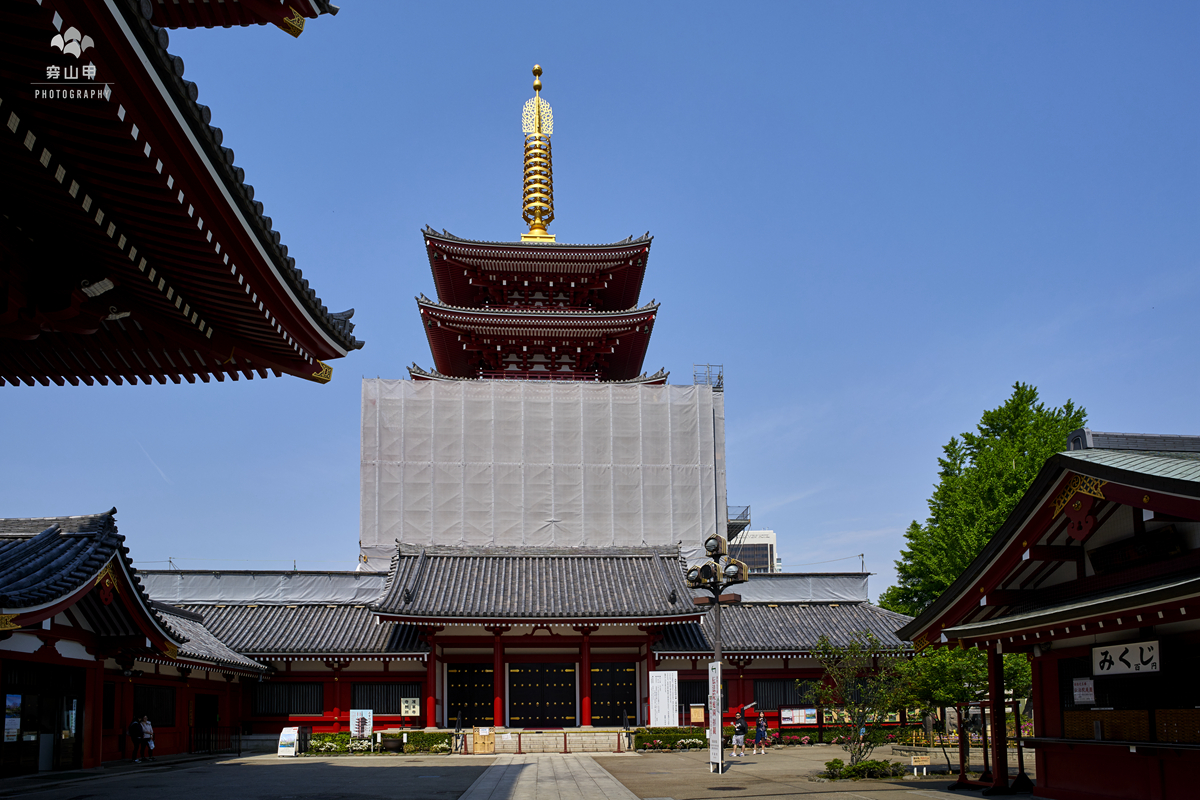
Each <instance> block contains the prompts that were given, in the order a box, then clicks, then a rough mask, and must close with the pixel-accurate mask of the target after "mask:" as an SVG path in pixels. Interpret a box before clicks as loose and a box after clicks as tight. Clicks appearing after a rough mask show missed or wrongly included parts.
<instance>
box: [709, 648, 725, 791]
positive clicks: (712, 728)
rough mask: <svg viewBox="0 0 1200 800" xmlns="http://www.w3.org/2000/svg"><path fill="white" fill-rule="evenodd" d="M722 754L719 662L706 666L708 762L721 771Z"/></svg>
mask: <svg viewBox="0 0 1200 800" xmlns="http://www.w3.org/2000/svg"><path fill="white" fill-rule="evenodd" d="M724 755H725V754H724V752H723V748H722V746H721V662H719V661H714V662H712V663H711V664H709V665H708V761H709V764H710V765H711V764H716V765H717V771H718V772H720V771H721V767H722V761H723V760H724Z"/></svg>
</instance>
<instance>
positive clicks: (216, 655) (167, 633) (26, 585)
mask: <svg viewBox="0 0 1200 800" xmlns="http://www.w3.org/2000/svg"><path fill="white" fill-rule="evenodd" d="M116 513H117V510H116V509H115V508H114V509H111V510H110V511H107V512H105V513H102V514H88V515H83V516H72V517H32V518H21V519H0V630H6V629H7V630H17V629H19V628H22V627H26V626H29V625H34V624H37V623H39V622H41V621H42V620H44V619H51V618H52V617H54V616H55V614H57V613H58V612H59V611H60V610H64V609H68V608H71V609H74V611H75V613H77V614H79V615H80V616H81V617H82V618H83V619H84V620H86V621H87V623H88V625H89V627H90V630H91V631H92V632H93V633H94V634H95V635H96V636H98V637H100V638H101V639H104V638H105V637H114V640H115V641H120V642H121V644H120V645H119V647H120V649H121V650H123V651H125V652H126V653H127V654H130V655H133V656H135V657H137V658H150V659H151V660H162V658H163V657H166V658H168V659H170V660H172V661H173V660H175V656H174V655H166V654H167V653H169V652H172V649H173V648H174V649H175V650H176V651H177V655H179V656H181V657H183V658H192V659H197V660H199V661H203V662H210V663H213V664H215V665H217V666H218V668H220V667H228V668H232V669H235V670H250V671H253V672H261V671H262V670H264V669H265V667H263V665H261V664H258V663H257V662H255V661H252V660H250V659H248V658H246V657H245V656H243V655H241V654H239V653H236V652H234V651H233V650H232V649H230V648H229V647H228V646H227V645H226V644H224V643H223V642H221V641H220V640H219V639H218V638H217V637H216V636H214V635H213V634H212V633H211V632H210V631H209V630H207V629H206V628H205V626H204V623H203V621H202V620H201V619H200V618H198V617H195V616H194V615H187V614H186V613H183V612H179V611H178V610H176V609H172V608H170V607H165V606H162V605H160V604H158V603H155V602H154V601H152V600H151V599H150V597H149V595H147V594H146V591H145V589H143V588H142V585H141V582H140V581H139V579H138V576H137V570H136V569H135V568H134V567H133V562H132V561H131V560H130V559H129V551H128V549H127V548H126V547H125V537H124V536H122V535H121V534H119V533H117V526H116V521H115V515H116ZM106 576H111V578H112V583H109V584H107V585H108V586H111V587H112V590H113V592H114V594H120V593H124V592H130V591H132V596H131V597H127V598H126V600H128V601H129V602H127V603H123V602H120V601H118V600H115V599H104V598H100V599H98V598H97V595H98V594H100V593H99V592H97V591H95V589H96V587H97V586H100V585H101V579H105V580H107V577H106ZM143 635H144V636H146V637H154V640H153V642H152V641H151V639H149V638H147V639H146V642H147V645H146V646H145V647H142V646H141V645H136V646H132V645H130V644H129V642H130V640H131V639H132V640H135V641H140V640H141V639H142V638H143Z"/></svg>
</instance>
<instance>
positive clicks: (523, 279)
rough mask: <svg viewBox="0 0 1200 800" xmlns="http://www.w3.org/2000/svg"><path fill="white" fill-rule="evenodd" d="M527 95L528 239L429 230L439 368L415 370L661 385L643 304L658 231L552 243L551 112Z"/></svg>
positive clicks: (429, 315)
mask: <svg viewBox="0 0 1200 800" xmlns="http://www.w3.org/2000/svg"><path fill="white" fill-rule="evenodd" d="M533 74H534V82H533V89H534V96H533V97H532V98H531V99H530V100H528V101H527V102H526V103H525V108H524V113H523V114H522V128H523V130H524V133H525V178H524V186H523V193H522V202H523V209H522V216H523V218H524V220H525V222H526V223H527V224H528V226H529V232H528V233H525V234H522V236H521V241H519V242H481V241H473V240H469V239H460V238H458V237H456V236H452V235H450V234H449V233H446V232H445V231H443V232H442V233H437V232H435V231H434V230H433V229H432V228H428V227H427V228H426V229H425V230H424V231H423V232H422V233H423V234H424V237H425V248H426V250H427V252H428V255H429V265H430V268H431V269H432V271H433V282H434V286H435V288H436V290H437V297H438V299H437V301H434V300H430V299H429V298H427V297H425V296H424V295H422V296H421V297H418V298H417V306H418V307H419V308H420V311H421V321H422V322H423V323H424V325H425V334H426V336H427V337H428V338H429V347H430V349H431V350H432V352H433V361H434V369H433V370H432V371H426V370H423V369H421V368H420V367H417V366H416V365H415V364H414V365H413V366H412V367H410V368H409V373H410V374H411V375H412V377H413V379H415V380H470V379H485V380H497V379H524V380H567V381H593V382H601V381H603V382H623V383H648V384H662V383H665V382H666V379H667V373H666V372H664V371H662V370H659V371H658V372H657V373H655V374H653V375H645V374H644V373H642V372H641V369H642V361H643V360H644V359H645V356H646V347H647V346H648V345H649V343H650V334H651V331H652V330H653V328H654V320H655V317H656V316H657V315H658V305H657V304H656V303H654V302H653V301H652V302H650V303H647V304H646V305H642V306H639V305H638V295H639V294H640V292H641V288H642V277H643V275H645V271H646V259H647V258H648V256H649V255H650V244H651V241H652V237H651V236H650V235H649V234H646V235H644V236H642V237H640V238H638V239H634V238H633V237H632V236H631V237H629V238H628V239H626V240H625V241H623V242H617V243H615V244H602V245H570V244H560V243H558V242H556V241H555V237H554V234H551V233H549V232H547V230H546V226H547V225H549V223H550V222H551V221H552V220H553V219H554V180H553V168H552V163H551V154H550V136H551V135H552V134H553V132H554V119H553V116H552V112H551V109H550V104H549V103H547V102H546V101H545V100H543V99H542V97H541V88H542V82H541V79H540V76H541V74H542V68H541V67H539V66H535V67H534V68H533Z"/></svg>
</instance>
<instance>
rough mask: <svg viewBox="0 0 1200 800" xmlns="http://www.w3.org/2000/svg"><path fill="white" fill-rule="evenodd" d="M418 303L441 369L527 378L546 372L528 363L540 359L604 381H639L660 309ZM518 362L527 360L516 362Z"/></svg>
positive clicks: (422, 300)
mask: <svg viewBox="0 0 1200 800" xmlns="http://www.w3.org/2000/svg"><path fill="white" fill-rule="evenodd" d="M417 304H418V306H419V307H420V310H421V319H422V322H423V324H424V326H425V334H426V337H427V338H428V340H429V347H430V350H431V351H432V352H433V359H434V365H435V368H436V369H437V371H438V372H440V373H442V374H444V375H450V376H453V377H460V378H474V377H483V376H484V375H485V374H486V373H496V372H501V371H509V370H512V371H516V372H521V373H526V372H529V371H530V370H531V369H535V368H538V367H531V366H530V365H529V364H527V363H524V359H527V358H531V357H537V358H540V359H549V360H550V361H551V362H553V366H551V365H550V364H545V367H544V368H546V369H552V370H563V369H565V370H567V371H574V372H582V373H588V374H594V375H595V379H597V380H629V379H633V378H636V377H637V376H638V374H639V373H640V372H641V368H642V362H643V361H644V360H645V357H646V348H647V347H648V346H649V344H650V335H651V333H652V332H653V329H654V319H655V317H656V316H657V313H658V306H657V305H647V306H644V307H642V308H639V309H629V310H627V311H621V312H582V311H555V310H552V309H505V310H496V309H489V310H475V309H462V308H452V307H449V306H444V305H441V304H439V303H434V302H433V301H430V300H428V299H426V298H418V301H417ZM513 358H516V359H518V360H520V361H521V362H522V363H521V364H520V365H518V364H514V363H513V360H512V359H513ZM563 361H570V362H571V365H570V366H567V365H565V364H563V363H562V362H563ZM539 363H544V362H539Z"/></svg>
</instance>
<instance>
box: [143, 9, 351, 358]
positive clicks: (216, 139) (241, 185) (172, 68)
mask: <svg viewBox="0 0 1200 800" xmlns="http://www.w3.org/2000/svg"><path fill="white" fill-rule="evenodd" d="M123 5H124V6H125V10H126V18H127V20H130V21H132V23H133V24H131V26H130V27H131V28H132V29H133V30H134V31H135V33H136V35H137V36H138V39H139V40H140V41H141V43H142V45H143V47H145V49H146V51H147V53H148V54H149V55H150V56H151V58H152V60H153V61H154V62H155V67H156V72H157V74H158V76H159V78H160V80H162V82H163V85H164V86H166V87H167V88H168V90H169V91H170V92H171V94H172V95H173V97H174V99H175V102H176V103H177V104H178V106H179V108H180V109H181V110H182V111H183V112H184V117H185V119H186V120H187V122H188V125H189V126H190V127H191V129H192V132H193V133H194V134H195V136H196V140H197V141H198V142H199V143H200V146H201V147H202V148H204V150H205V151H206V152H207V154H208V157H209V161H210V162H211V163H212V165H213V167H214V168H215V169H216V170H217V172H218V174H220V176H221V179H222V180H223V181H224V182H225V183H226V185H227V188H228V189H229V194H230V196H231V197H233V198H234V202H235V203H237V204H238V206H239V209H240V210H241V211H242V213H243V214H244V215H245V216H246V220H247V222H249V223H250V225H251V227H252V228H254V229H255V234H256V238H257V239H258V240H259V242H260V243H261V244H262V246H263V248H264V249H265V250H266V251H267V253H268V254H269V255H270V256H271V257H272V260H273V261H274V262H275V267H276V269H277V270H278V272H279V274H280V275H281V276H283V277H284V279H285V280H286V281H287V283H288V284H289V286H290V288H291V289H292V291H293V292H294V293H295V295H296V296H297V297H298V298H299V299H300V300H301V302H302V303H304V305H305V306H306V307H307V308H308V310H309V312H310V313H312V314H313V318H314V319H316V320H317V321H318V323H319V324H320V325H321V326H322V327H323V328H324V329H325V331H326V333H328V334H329V335H330V336H331V337H333V339H334V340H335V341H337V342H339V343H340V344H341V345H342V347H344V348H345V349H346V350H347V351H351V350H358V349H360V348H361V347H362V346H363V345H364V344H365V342H363V341H361V340H359V339H356V338H355V337H354V335H353V330H354V323H352V322H350V317H351V316H352V315H353V314H354V310H353V309H350V310H349V311H344V312H339V313H331V312H330V311H329V309H328V308H326V307H325V304H324V303H322V302H321V299H320V298H319V297H317V293H316V290H314V289H313V288H312V287H310V286H309V285H308V281H307V280H305V278H304V273H303V272H302V271H301V270H300V269H298V268H297V267H296V259H294V258H291V257H290V256H288V248H287V245H284V244H281V243H280V235H279V232H278V231H275V230H272V222H271V218H270V217H268V216H266V215H265V214H264V213H263V204H262V203H261V202H259V201H257V200H255V199H254V187H253V186H251V185H250V184H248V183H246V181H245V179H246V173H245V171H244V170H243V169H242V168H241V167H235V166H234V165H233V161H234V153H233V150H231V149H229V148H228V147H225V146H223V144H222V142H223V141H224V138H225V137H224V133H223V132H222V131H221V129H220V128H217V127H214V126H213V125H210V124H209V123H210V121H211V120H212V110H211V109H209V107H208V106H206V105H204V104H202V103H198V102H196V99H195V98H196V97H197V96H198V95H199V88H198V87H197V86H196V84H195V83H193V82H191V81H189V80H185V79H184V77H183V73H184V64H183V59H182V58H180V57H179V56H175V55H171V53H170V52H168V51H167V47H168V46H169V44H170V35H169V34H168V32H167V29H166V28H159V27H158V26H156V25H154V24H152V23H151V22H150V21H149V18H148V17H147V16H145V14H144V8H143V4H142V3H140V2H138V0H125V3H124V4H123ZM144 5H145V8H148V9H150V11H151V13H150V16H153V8H152V6H151V5H150V4H149V3H146V4H144Z"/></svg>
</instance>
